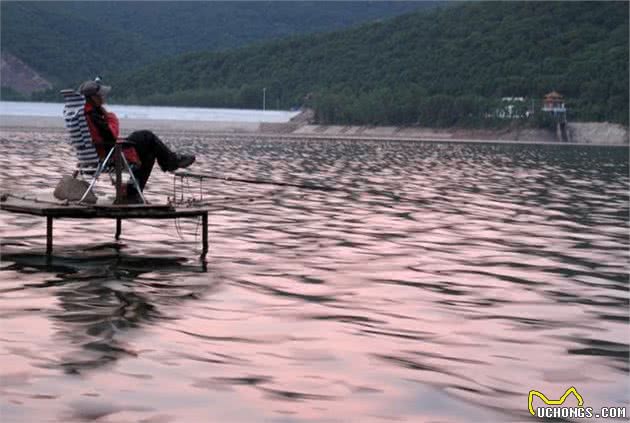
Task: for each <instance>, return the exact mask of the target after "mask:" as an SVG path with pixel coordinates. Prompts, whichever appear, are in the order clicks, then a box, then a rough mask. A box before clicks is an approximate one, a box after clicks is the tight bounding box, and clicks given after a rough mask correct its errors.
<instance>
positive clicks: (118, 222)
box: [114, 217, 122, 241]
mask: <svg viewBox="0 0 630 423" xmlns="http://www.w3.org/2000/svg"><path fill="white" fill-rule="evenodd" d="M121 232H122V219H121V218H120V217H117V218H116V235H114V238H115V239H116V241H118V240H119V239H120V233H121Z"/></svg>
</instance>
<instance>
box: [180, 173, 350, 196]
mask: <svg viewBox="0 0 630 423" xmlns="http://www.w3.org/2000/svg"><path fill="white" fill-rule="evenodd" d="M175 176H179V177H181V178H194V179H199V180H203V179H218V180H221V181H227V182H230V181H234V182H245V183H249V184H261V185H276V186H281V187H294V188H303V189H312V190H317V191H329V192H330V191H343V190H341V189H339V188H334V187H329V186H326V185H311V184H292V183H289V182H278V181H268V180H261V179H241V178H233V177H231V176H215V175H208V174H205V173H191V172H175Z"/></svg>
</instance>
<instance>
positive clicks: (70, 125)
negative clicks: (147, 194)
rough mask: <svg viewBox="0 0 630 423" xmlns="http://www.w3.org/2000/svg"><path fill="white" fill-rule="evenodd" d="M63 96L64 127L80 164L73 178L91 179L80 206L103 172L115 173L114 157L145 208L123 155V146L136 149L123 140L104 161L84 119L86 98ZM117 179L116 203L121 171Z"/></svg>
mask: <svg viewBox="0 0 630 423" xmlns="http://www.w3.org/2000/svg"><path fill="white" fill-rule="evenodd" d="M61 95H63V98H64V103H65V105H64V108H63V117H64V123H65V126H66V129H68V132H69V135H70V145H72V147H73V148H74V150H75V152H76V154H77V160H78V163H77V168H76V170H75V172H74V175H75V176H77V175H79V176H80V177H81V178H83V179H87V178H92V181H91V182H90V185H89V187H88V189H87V190H85V193H84V194H83V196H82V197H81V199H80V200H79V203H81V202H83V201H84V200H85V198H86V197H87V196H88V194H89V193H90V192H91V191H92V190H93V189H94V186H95V185H96V182H97V181H98V178H99V176H101V174H102V173H103V171H106V172H110V173H111V172H113V171H114V170H115V168H114V165H113V163H112V158H114V161H115V160H116V157H115V156H114V155H117V156H118V157H119V158H120V160H121V162H122V163H123V165H124V170H126V171H127V172H128V173H129V178H130V179H131V182H132V183H133V185H134V187H135V188H136V191H137V192H138V194H139V195H140V198H141V199H142V203H143V204H146V200H145V198H144V195H143V194H142V190H141V189H140V186H139V185H138V181H137V180H136V178H135V176H134V175H133V172H132V169H131V166H129V162H127V159H126V158H125V155H124V154H122V145H123V144H127V145H133V143H130V142H127V141H125V140H124V139H120V140H118V141H116V146H115V147H114V148H112V149H111V150H110V151H109V153H108V154H107V156H106V157H105V159H104V160H102V161H101V160H100V159H99V157H98V154H97V153H96V148H95V147H94V142H93V140H92V135H91V134H90V129H89V127H88V124H87V120H86V118H85V97H84V96H82V95H81V94H79V93H77V92H76V91H74V90H61ZM116 179H117V181H116V182H115V184H116V199H117V200H119V199H120V198H121V195H120V184H121V180H120V179H121V178H120V174H119V172H118V171H116Z"/></svg>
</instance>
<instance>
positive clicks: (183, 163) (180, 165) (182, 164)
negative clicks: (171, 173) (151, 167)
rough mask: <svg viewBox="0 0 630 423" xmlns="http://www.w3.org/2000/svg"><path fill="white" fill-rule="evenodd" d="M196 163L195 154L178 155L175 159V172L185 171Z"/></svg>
mask: <svg viewBox="0 0 630 423" xmlns="http://www.w3.org/2000/svg"><path fill="white" fill-rule="evenodd" d="M193 163H195V156H194V155H193V154H178V155H177V158H176V159H175V166H176V168H175V170H177V169H184V168H187V167H188V166H190V165H191V164H193Z"/></svg>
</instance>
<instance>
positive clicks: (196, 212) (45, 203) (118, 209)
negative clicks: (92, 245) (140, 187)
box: [0, 194, 208, 258]
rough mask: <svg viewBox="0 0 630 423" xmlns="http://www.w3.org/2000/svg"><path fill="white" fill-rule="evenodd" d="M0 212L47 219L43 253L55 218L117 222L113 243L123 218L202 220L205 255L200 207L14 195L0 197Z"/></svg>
mask: <svg viewBox="0 0 630 423" xmlns="http://www.w3.org/2000/svg"><path fill="white" fill-rule="evenodd" d="M0 210H4V211H7V212H10V213H22V214H30V215H36V216H45V217H46V254H47V255H51V254H52V249H53V221H54V219H61V218H64V219H116V232H115V234H114V237H115V239H116V240H118V239H119V238H120V234H121V232H122V220H123V219H172V218H178V217H198V216H201V220H202V237H201V242H202V252H201V257H202V258H204V257H205V256H206V254H207V253H208V209H206V208H202V207H175V206H173V205H171V204H149V205H145V204H137V205H136V204H132V205H114V204H112V203H109V202H98V203H97V204H72V203H69V204H67V203H64V202H62V201H57V200H55V199H54V197H50V198H42V197H41V196H40V197H35V196H31V197H28V196H22V197H20V196H15V195H11V194H3V195H2V197H1V198H0Z"/></svg>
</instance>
